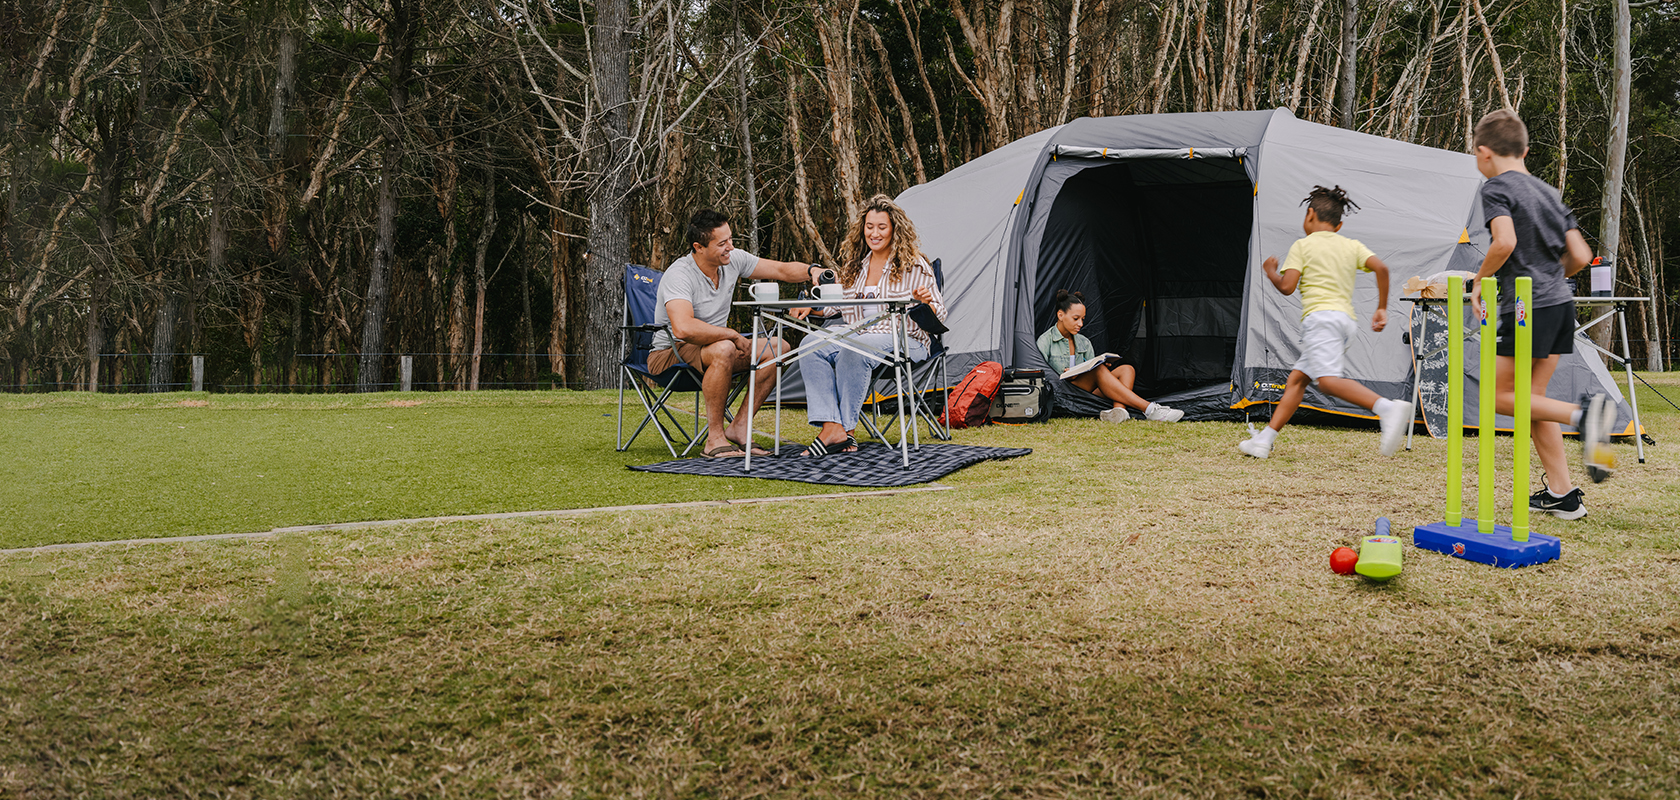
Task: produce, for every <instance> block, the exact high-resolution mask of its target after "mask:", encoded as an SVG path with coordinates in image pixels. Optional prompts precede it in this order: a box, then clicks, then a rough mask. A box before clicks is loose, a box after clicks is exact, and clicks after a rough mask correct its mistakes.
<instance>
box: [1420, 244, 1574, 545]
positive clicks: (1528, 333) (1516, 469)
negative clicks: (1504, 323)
mask: <svg viewBox="0 0 1680 800" xmlns="http://www.w3.org/2000/svg"><path fill="white" fill-rule="evenodd" d="M1482 287H1483V288H1482V309H1483V313H1482V314H1481V319H1480V322H1481V337H1480V338H1481V351H1480V362H1481V364H1480V366H1481V392H1480V395H1479V398H1478V399H1479V405H1480V409H1479V410H1480V415H1479V420H1478V428H1477V436H1476V438H1477V442H1478V444H1479V445H1480V446H1479V449H1478V453H1477V457H1476V494H1477V500H1478V507H1477V511H1476V519H1474V520H1466V519H1465V518H1464V510H1463V494H1464V422H1465V420H1464V339H1465V337H1464V335H1463V333H1462V331H1461V330H1460V328H1462V327H1463V325H1464V297H1465V295H1464V279H1463V278H1462V277H1458V276H1453V277H1451V278H1449V279H1448V280H1447V298H1448V300H1447V341H1448V344H1447V417H1448V425H1447V504H1446V506H1447V507H1446V514H1445V517H1446V518H1445V520H1443V521H1441V522H1435V523H1430V524H1428V525H1419V526H1418V527H1416V528H1414V529H1413V530H1412V544H1413V545H1415V546H1417V547H1420V548H1423V549H1425V550H1434V551H1437V552H1441V553H1446V554H1447V555H1450V556H1456V557H1458V558H1462V559H1466V560H1469V561H1476V562H1479V563H1482V564H1491V565H1493V566H1495V567H1507V568H1516V567H1526V566H1529V565H1532V564H1543V563H1545V562H1547V561H1553V560H1556V559H1558V558H1560V557H1562V555H1563V542H1562V540H1560V539H1558V538H1557V537H1555V536H1547V535H1545V534H1543V533H1534V532H1531V531H1530V530H1529V526H1528V469H1529V467H1528V464H1529V462H1528V447H1529V430H1528V429H1529V421H1530V418H1529V397H1530V392H1531V386H1530V380H1531V377H1532V376H1531V374H1530V373H1531V371H1532V370H1533V365H1534V359H1533V353H1534V331H1533V328H1532V327H1531V326H1530V325H1529V312H1530V311H1531V310H1532V308H1533V305H1534V282H1533V279H1531V278H1517V279H1516V293H1517V302H1516V325H1515V326H1514V328H1513V330H1512V331H1511V333H1512V335H1513V336H1514V337H1515V348H1514V349H1515V351H1516V352H1515V355H1516V358H1515V361H1516V376H1515V381H1514V383H1515V386H1514V388H1515V390H1516V407H1515V408H1514V409H1513V410H1512V411H1513V413H1512V423H1511V435H1512V440H1513V441H1512V450H1513V453H1512V458H1511V478H1512V480H1511V483H1512V501H1511V524H1510V525H1499V524H1496V523H1495V522H1494V500H1493V496H1494V491H1493V490H1494V485H1493V484H1494V443H1495V440H1496V439H1497V438H1498V437H1496V436H1495V434H1494V387H1495V386H1496V384H1497V381H1498V376H1497V372H1496V369H1497V367H1496V364H1497V359H1496V358H1495V353H1494V341H1495V339H1496V338H1497V329H1498V318H1499V317H1498V310H1497V309H1498V308H1499V302H1498V301H1499V297H1498V286H1497V285H1496V283H1495V282H1494V279H1493V278H1484V279H1483V281H1482Z"/></svg>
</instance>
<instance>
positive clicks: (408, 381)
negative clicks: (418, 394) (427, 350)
mask: <svg viewBox="0 0 1680 800" xmlns="http://www.w3.org/2000/svg"><path fill="white" fill-rule="evenodd" d="M402 390H403V391H405V392H412V391H414V356H403V357H402Z"/></svg>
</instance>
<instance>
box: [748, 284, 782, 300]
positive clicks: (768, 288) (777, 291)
mask: <svg viewBox="0 0 1680 800" xmlns="http://www.w3.org/2000/svg"><path fill="white" fill-rule="evenodd" d="M781 289H782V287H781V285H780V284H777V283H774V282H772V281H764V282H763V283H755V284H753V285H752V298H753V299H754V300H757V301H758V302H760V303H770V302H775V300H776V299H777V298H779V297H780V296H781Z"/></svg>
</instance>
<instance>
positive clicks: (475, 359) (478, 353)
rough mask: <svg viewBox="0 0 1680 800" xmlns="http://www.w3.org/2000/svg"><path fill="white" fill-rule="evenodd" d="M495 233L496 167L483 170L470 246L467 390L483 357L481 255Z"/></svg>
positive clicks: (472, 385) (474, 385)
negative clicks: (480, 207)
mask: <svg viewBox="0 0 1680 800" xmlns="http://www.w3.org/2000/svg"><path fill="white" fill-rule="evenodd" d="M495 235H496V171H495V170H494V169H489V170H486V171H485V173H484V226H483V227H482V228H480V229H479V231H478V245H477V246H476V247H474V248H473V347H472V378H471V382H470V383H469V384H468V386H467V391H470V392H476V391H478V372H479V366H480V364H481V363H482V361H483V359H484V295H485V290H486V288H487V287H486V282H485V279H484V258H485V256H487V255H489V253H490V240H491V238H492V237H494V236H495Z"/></svg>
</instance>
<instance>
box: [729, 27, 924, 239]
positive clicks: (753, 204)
mask: <svg viewBox="0 0 1680 800" xmlns="http://www.w3.org/2000/svg"><path fill="white" fill-rule="evenodd" d="M735 44H736V46H737V47H741V48H743V49H744V48H746V46H747V40H746V37H744V36H742V35H741V11H740V4H739V3H736V4H735ZM750 71H752V58H750V57H748V58H743V59H741V69H740V70H739V71H738V72H736V73H735V89H736V92H737V94H738V96H739V97H740V105H739V111H740V117H741V183H742V185H744V186H745V187H746V189H747V219H746V223H747V252H749V253H755V254H756V253H757V252H758V172H757V167H756V166H755V165H754V164H753V142H752V112H751V111H750V110H749V109H748V102H747V101H748V94H747V73H748V72H750ZM895 91H896V90H895Z"/></svg>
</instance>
